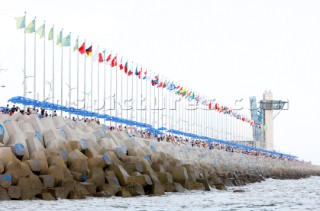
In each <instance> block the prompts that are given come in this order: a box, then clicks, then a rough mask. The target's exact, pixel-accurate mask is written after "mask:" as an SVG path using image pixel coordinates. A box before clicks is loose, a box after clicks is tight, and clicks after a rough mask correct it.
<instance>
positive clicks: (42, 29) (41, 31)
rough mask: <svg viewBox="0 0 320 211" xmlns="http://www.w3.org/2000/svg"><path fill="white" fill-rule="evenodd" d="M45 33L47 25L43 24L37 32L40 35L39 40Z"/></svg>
mask: <svg viewBox="0 0 320 211" xmlns="http://www.w3.org/2000/svg"><path fill="white" fill-rule="evenodd" d="M44 31H45V25H44V24H43V25H42V26H40V27H39V28H38V29H37V32H36V33H37V34H38V35H39V38H42V37H44Z"/></svg>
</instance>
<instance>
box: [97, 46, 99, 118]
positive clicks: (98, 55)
mask: <svg viewBox="0 0 320 211" xmlns="http://www.w3.org/2000/svg"><path fill="white" fill-rule="evenodd" d="M97 56H98V61H97V62H98V72H97V74H98V75H97V79H98V81H97V82H98V83H97V85H98V89H97V95H98V97H97V103H98V105H97V109H99V108H100V70H99V69H100V68H99V67H100V61H99V60H100V58H99V45H98V55H97ZM97 112H98V113H99V110H97Z"/></svg>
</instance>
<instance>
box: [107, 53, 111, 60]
mask: <svg viewBox="0 0 320 211" xmlns="http://www.w3.org/2000/svg"><path fill="white" fill-rule="evenodd" d="M110 59H111V54H110V55H109V56H108V57H107V59H106V61H107V62H108V61H110Z"/></svg>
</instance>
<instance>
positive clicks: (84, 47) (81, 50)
mask: <svg viewBox="0 0 320 211" xmlns="http://www.w3.org/2000/svg"><path fill="white" fill-rule="evenodd" d="M78 50H79V53H81V54H84V53H85V52H86V42H84V43H83V44H82V45H81V46H80V48H79V49H78Z"/></svg>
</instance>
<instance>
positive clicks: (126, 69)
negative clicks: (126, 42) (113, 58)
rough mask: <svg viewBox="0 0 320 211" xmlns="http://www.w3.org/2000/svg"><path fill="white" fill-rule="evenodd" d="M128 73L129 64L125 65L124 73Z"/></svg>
mask: <svg viewBox="0 0 320 211" xmlns="http://www.w3.org/2000/svg"><path fill="white" fill-rule="evenodd" d="M127 72H128V62H126V63H125V64H124V73H127ZM128 75H129V74H128Z"/></svg>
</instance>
